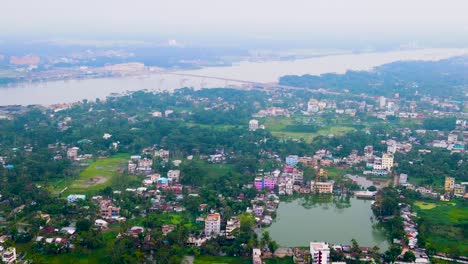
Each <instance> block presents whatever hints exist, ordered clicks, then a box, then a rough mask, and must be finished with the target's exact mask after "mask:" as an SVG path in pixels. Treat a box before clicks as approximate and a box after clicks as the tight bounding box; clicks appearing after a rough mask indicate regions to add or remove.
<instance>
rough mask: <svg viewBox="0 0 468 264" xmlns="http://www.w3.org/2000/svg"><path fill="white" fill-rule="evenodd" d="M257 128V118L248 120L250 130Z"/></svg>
mask: <svg viewBox="0 0 468 264" xmlns="http://www.w3.org/2000/svg"><path fill="white" fill-rule="evenodd" d="M257 129H258V120H257V119H252V120H250V121H249V130H250V131H255V130H257Z"/></svg>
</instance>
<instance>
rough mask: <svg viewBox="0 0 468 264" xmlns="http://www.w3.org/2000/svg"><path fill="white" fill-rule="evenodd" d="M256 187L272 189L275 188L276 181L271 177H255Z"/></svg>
mask: <svg viewBox="0 0 468 264" xmlns="http://www.w3.org/2000/svg"><path fill="white" fill-rule="evenodd" d="M254 184H255V189H257V190H265V189H268V190H270V191H272V190H273V189H274V188H275V184H276V181H275V180H274V179H271V178H265V177H257V178H255V182H254Z"/></svg>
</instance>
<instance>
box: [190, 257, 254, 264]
mask: <svg viewBox="0 0 468 264" xmlns="http://www.w3.org/2000/svg"><path fill="white" fill-rule="evenodd" d="M251 263H252V260H251V259H250V258H241V257H214V256H198V257H195V262H194V264H251Z"/></svg>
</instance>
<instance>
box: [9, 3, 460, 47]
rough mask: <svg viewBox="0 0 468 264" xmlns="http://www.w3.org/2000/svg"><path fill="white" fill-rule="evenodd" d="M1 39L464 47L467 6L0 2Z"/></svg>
mask: <svg viewBox="0 0 468 264" xmlns="http://www.w3.org/2000/svg"><path fill="white" fill-rule="evenodd" d="M0 1H1V4H0V6H1V8H0V12H1V15H0V35H1V36H3V37H5V36H6V37H8V36H27V35H31V36H32V35H35V36H40V35H44V36H46V35H47V36H66V37H70V36H80V37H89V38H90V37H92V36H114V37H116V36H119V37H126V36H129V37H132V36H146V37H151V36H155V37H158V36H161V37H168V38H175V39H176V38H177V39H183V40H184V39H185V41H187V39H190V37H198V38H203V37H207V38H210V37H211V38H214V37H224V38H226V39H227V41H229V39H231V38H237V37H240V38H242V37H244V38H246V39H247V38H250V39H256V40H260V41H269V40H301V39H320V38H321V39H323V38H330V39H333V40H334V41H340V40H345V39H350V38H353V39H354V40H356V41H359V40H361V41H363V42H365V41H366V40H368V39H369V40H378V39H387V40H388V39H392V38H393V39H395V38H396V39H399V40H401V41H415V42H424V41H427V40H432V41H439V42H442V43H443V42H447V43H456V42H463V41H465V43H468V15H467V13H466V11H467V10H468V1H466V0H438V1H436V0H388V1H387V0H385V1H384V0H287V1H285V0H231V1H224V0H166V1H161V0H79V1H76V0H41V1H36V0H0Z"/></svg>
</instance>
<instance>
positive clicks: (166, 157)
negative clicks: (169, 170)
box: [154, 149, 169, 162]
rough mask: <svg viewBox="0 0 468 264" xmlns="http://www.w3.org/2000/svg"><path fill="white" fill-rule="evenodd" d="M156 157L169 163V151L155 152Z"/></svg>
mask: <svg viewBox="0 0 468 264" xmlns="http://www.w3.org/2000/svg"><path fill="white" fill-rule="evenodd" d="M154 156H155V157H160V158H161V159H162V160H164V161H165V162H169V150H165V149H160V150H156V151H155V152H154Z"/></svg>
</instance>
